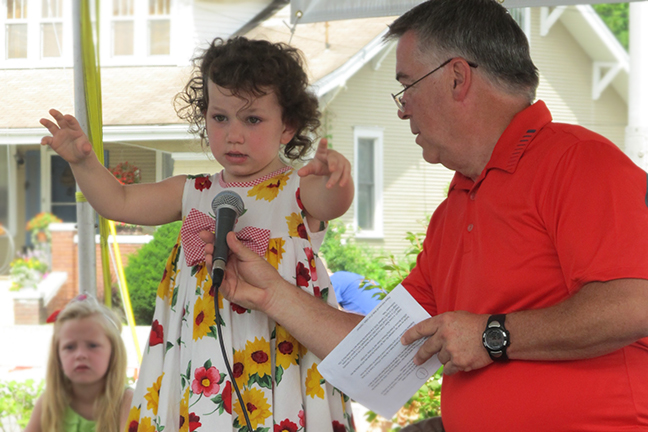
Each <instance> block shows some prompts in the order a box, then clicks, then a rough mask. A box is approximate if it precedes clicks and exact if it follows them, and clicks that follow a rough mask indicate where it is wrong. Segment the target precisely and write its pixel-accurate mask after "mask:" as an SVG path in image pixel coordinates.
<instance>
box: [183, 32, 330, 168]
mask: <svg viewBox="0 0 648 432" xmlns="http://www.w3.org/2000/svg"><path fill="white" fill-rule="evenodd" d="M193 64H194V69H195V72H194V75H193V76H192V78H191V79H190V80H189V82H188V83H187V85H186V86H185V88H184V90H183V91H182V92H180V93H178V94H177V95H176V97H175V107H176V112H177V113H178V116H179V117H180V118H182V119H184V120H187V121H189V123H190V124H191V127H190V130H191V131H192V132H193V133H197V134H198V135H199V136H200V140H201V144H203V145H205V144H206V143H207V131H206V129H205V113H206V112H207V107H208V106H209V94H208V92H207V82H208V80H211V81H212V82H213V83H215V84H216V85H218V86H220V87H223V88H226V89H227V90H229V91H231V92H232V94H233V95H234V96H237V97H242V98H244V97H243V95H244V96H248V95H251V96H253V97H261V96H263V95H265V94H267V93H268V89H270V90H271V91H274V92H275V94H276V95H277V100H278V101H279V105H280V106H281V108H282V120H283V121H284V123H286V124H287V125H288V126H290V127H292V128H294V129H295V136H294V137H293V139H292V140H291V141H290V142H289V143H288V144H286V146H285V148H284V155H285V156H286V157H287V158H288V159H293V160H294V159H299V158H301V157H302V156H304V155H305V154H306V152H307V151H308V150H309V149H310V147H311V146H312V144H313V140H312V139H311V138H310V137H309V133H312V134H314V132H315V131H316V130H317V129H318V128H319V126H320V120H319V118H320V112H319V109H318V101H317V97H315V95H314V94H312V93H311V92H310V91H308V77H307V76H306V72H305V71H304V61H303V59H302V54H301V52H300V51H299V50H298V49H296V48H293V47H291V46H289V45H287V44H284V43H271V42H268V41H264V40H250V39H247V38H244V37H235V38H232V39H228V40H224V39H222V38H216V39H214V40H213V41H212V43H211V44H210V45H209V47H208V48H207V49H206V50H204V51H203V53H202V54H201V55H200V56H198V57H197V58H195V59H194V60H193Z"/></svg>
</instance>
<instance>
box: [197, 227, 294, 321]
mask: <svg viewBox="0 0 648 432" xmlns="http://www.w3.org/2000/svg"><path fill="white" fill-rule="evenodd" d="M199 236H200V238H201V239H202V240H203V241H205V242H206V244H205V254H206V262H208V263H210V262H211V254H212V253H213V248H214V246H213V238H214V235H213V234H212V233H209V232H208V231H202V232H201V233H200V234H199ZM210 237H211V238H210ZM227 245H228V246H229V248H230V254H229V257H228V259H227V268H226V271H225V278H224V279H223V283H222V284H221V286H220V292H221V293H222V294H223V296H224V297H225V298H226V299H227V300H229V301H231V302H233V303H236V304H238V305H241V306H243V307H246V308H248V309H254V310H260V311H263V312H266V313H267V312H268V310H269V309H270V308H271V307H272V305H273V303H274V301H275V298H276V297H278V295H277V294H276V292H277V291H278V289H279V288H281V286H282V285H283V284H287V282H286V281H284V280H283V278H282V277H281V275H279V272H277V270H276V269H275V268H274V267H272V266H271V265H270V264H268V262H267V261H266V260H264V259H263V258H261V257H260V256H259V255H257V254H256V253H254V252H252V251H251V250H250V249H248V248H246V247H245V246H244V245H243V244H242V243H241V242H240V241H239V240H238V239H237V238H236V234H235V233H234V232H229V233H227Z"/></svg>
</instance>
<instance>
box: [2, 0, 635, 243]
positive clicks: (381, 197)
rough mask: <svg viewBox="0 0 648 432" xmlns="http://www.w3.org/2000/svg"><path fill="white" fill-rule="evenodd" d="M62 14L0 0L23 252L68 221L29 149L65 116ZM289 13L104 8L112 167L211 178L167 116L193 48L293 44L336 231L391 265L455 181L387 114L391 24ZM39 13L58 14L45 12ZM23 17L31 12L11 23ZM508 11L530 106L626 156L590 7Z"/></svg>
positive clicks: (5, 145)
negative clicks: (524, 63) (351, 191)
mask: <svg viewBox="0 0 648 432" xmlns="http://www.w3.org/2000/svg"><path fill="white" fill-rule="evenodd" d="M70 3H71V1H70V0H49V1H47V2H43V1H33V0H31V1H28V0H6V1H4V2H3V3H2V5H1V6H0V7H1V8H3V10H0V25H2V26H3V27H4V31H3V32H1V33H2V36H0V37H2V38H6V40H3V43H2V44H0V95H2V96H0V97H1V98H2V106H3V108H4V109H3V110H0V167H2V168H0V222H1V223H2V224H3V225H4V226H5V227H8V228H9V230H10V232H11V233H13V234H14V236H15V239H16V243H17V244H19V245H21V244H24V242H25V232H24V225H25V221H27V220H29V218H30V217H32V216H33V215H34V214H36V213H38V212H40V211H52V212H54V213H55V214H58V215H60V217H62V218H63V219H64V220H66V221H73V220H74V217H75V214H74V210H73V206H74V198H73V192H74V183H73V181H72V178H71V177H70V175H69V168H68V167H67V166H66V164H65V163H63V162H62V161H61V160H60V158H58V156H55V155H52V154H51V153H49V152H48V151H47V149H45V148H41V147H40V146H39V145H38V143H39V142H40V138H41V137H42V136H43V135H44V134H45V132H46V131H45V130H44V129H43V128H42V127H40V126H39V124H38V120H39V118H41V117H43V116H45V115H46V114H47V110H48V109H49V108H50V107H56V108H58V109H60V110H62V111H65V112H73V91H72V61H71V53H70V50H71V44H70V43H69V41H70V39H71V36H70V30H69V27H70V25H69V24H70V20H71V12H70ZM286 3H287V2H285V1H281V2H277V1H275V2H271V1H260V0H259V1H247V2H238V1H226V0H212V1H208V0H202V1H198V0H184V1H180V0H151V1H150V2H140V1H135V0H119V1H118V0H113V1H109V0H106V1H104V2H102V8H103V9H102V11H101V12H102V14H101V17H102V18H101V29H102V30H101V39H100V40H101V64H102V71H101V74H102V90H103V110H104V111H103V119H104V124H105V127H104V142H105V150H106V152H107V153H106V156H107V157H106V160H107V161H108V165H109V166H111V167H112V166H114V165H116V163H118V162H123V161H128V162H130V163H133V164H135V165H137V166H138V167H140V169H141V171H142V180H143V181H145V182H146V181H155V180H158V179H161V178H164V177H167V176H169V175H171V174H179V173H197V172H215V171H216V170H218V169H220V168H219V167H218V166H217V164H216V163H215V162H214V161H212V160H211V159H210V156H209V155H207V154H205V152H204V151H203V150H201V149H200V148H199V147H198V145H197V143H196V140H195V139H193V137H191V136H190V135H189V134H187V126H186V125H185V124H183V123H182V122H181V121H180V120H179V119H178V118H177V116H176V115H175V112H174V109H173V103H172V102H173V96H174V95H175V94H176V93H177V92H178V91H180V90H181V88H182V86H183V85H184V83H185V81H186V79H187V76H188V75H187V74H188V70H189V68H188V66H189V59H190V58H191V56H192V55H193V54H194V49H195V47H196V46H200V45H201V44H204V43H205V42H207V41H209V40H211V39H212V38H213V37H215V36H225V37H226V36H228V35H231V34H245V35H246V36H248V37H255V38H266V39H270V40H273V41H284V42H288V41H290V42H291V43H292V44H294V45H296V46H297V47H299V48H300V49H302V51H303V52H304V53H305V56H306V58H307V62H308V67H309V73H310V76H311V80H312V82H313V89H314V91H316V92H317V94H318V96H319V98H320V102H321V108H322V111H323V128H322V135H326V136H329V137H330V138H331V139H330V141H331V143H332V145H333V147H334V148H335V149H337V150H339V151H341V152H342V153H344V154H345V155H346V156H347V157H348V158H349V159H350V160H351V162H352V164H353V166H354V170H355V173H354V175H355V181H356V185H357V188H358V189H357V193H356V200H355V203H354V206H353V207H352V208H351V209H350V210H349V212H347V214H346V215H344V216H343V218H342V219H343V221H345V222H346V223H348V224H350V225H352V226H353V227H355V228H356V229H357V237H358V238H359V239H360V241H363V242H366V243H367V244H370V245H372V246H373V247H376V248H381V249H385V250H387V251H389V252H392V253H395V254H399V253H400V252H402V251H403V250H404V249H405V247H406V246H407V242H406V241H405V240H404V237H405V233H406V232H407V231H421V230H423V227H422V225H420V223H421V221H422V220H424V218H425V217H426V215H429V214H431V213H432V212H433V211H434V209H435V208H436V206H437V205H438V204H439V203H440V201H441V200H442V199H443V198H444V196H445V191H446V188H447V185H448V183H449V181H450V179H451V177H452V173H451V172H449V171H448V170H446V169H445V168H443V167H442V166H432V165H430V164H427V163H426V162H425V161H423V159H422V157H421V152H420V149H419V147H418V146H417V145H416V144H415V143H414V137H413V136H412V135H411V133H410V131H409V125H408V123H407V122H403V121H401V120H399V119H398V117H397V116H396V107H395V105H394V102H393V100H392V98H391V96H390V93H392V92H395V91H396V90H398V89H399V85H398V83H397V82H396V80H395V79H394V76H395V54H394V45H393V43H390V44H387V45H384V44H383V43H382V40H381V36H382V34H383V32H384V31H385V30H386V28H387V25H388V24H389V23H390V22H391V21H392V20H393V18H394V17H383V18H369V19H359V20H348V21H332V22H322V23H314V24H298V25H296V26H292V25H290V23H289V17H288V15H287V14H288V10H287V9H283V10H279V11H278V12H277V13H275V14H271V13H270V12H276V11H277V10H278V8H279V7H280V6H282V5H285V4H286ZM42 4H48V5H51V6H52V10H53V11H54V12H52V11H48V12H47V13H46V12H45V11H42V10H40V8H41V5H42ZM124 4H125V5H127V7H125V8H123V7H122V5H124ZM149 5H150V6H151V7H147V6H149ZM19 6H21V7H23V8H24V10H23V12H24V11H27V12H28V13H23V12H20V13H18V10H19V9H20V8H19ZM10 7H12V8H13V9H11V11H13V12H12V14H13V15H12V14H11V13H9V10H10ZM27 8H29V9H27ZM138 8H142V9H138ZM21 10H22V9H21ZM512 13H514V14H515V16H516V17H517V19H518V20H519V22H520V23H521V25H522V27H523V28H524V29H525V32H526V33H527V35H528V37H529V41H530V44H531V52H532V57H533V59H534V61H535V63H536V65H537V66H538V68H539V70H540V87H539V89H538V93H537V95H538V98H539V99H542V100H544V101H545V102H547V104H548V106H549V108H550V109H551V110H552V112H553V115H554V119H555V120H557V121H563V122H569V123H579V124H581V125H583V126H586V127H588V128H591V129H593V130H595V131H597V132H599V133H601V134H603V135H605V136H607V137H608V138H610V139H611V140H612V141H614V142H615V143H617V144H619V145H621V146H622V145H623V142H624V129H625V126H626V125H627V94H628V88H627V80H628V54H627V52H626V51H625V50H624V49H623V48H622V47H621V46H620V44H619V43H618V42H617V41H616V40H615V39H614V36H613V35H612V34H611V33H610V31H609V30H608V29H607V27H606V26H605V25H604V24H603V23H602V21H601V20H600V19H599V18H598V16H597V15H596V14H595V13H594V11H593V9H592V8H591V7H590V6H568V7H560V8H554V9H549V8H527V9H520V10H513V11H512ZM21 14H22V15H21ZM8 16H10V17H12V18H5V17H8ZM20 26H22V27H20ZM54 34H55V35H56V38H58V39H57V41H58V42H57V43H56V44H54V43H53V42H52V37H53V36H52V35H54ZM58 47H61V48H58ZM16 56H18V57H16ZM20 56H22V57H20ZM1 246H2V245H1V244H0V247H1Z"/></svg>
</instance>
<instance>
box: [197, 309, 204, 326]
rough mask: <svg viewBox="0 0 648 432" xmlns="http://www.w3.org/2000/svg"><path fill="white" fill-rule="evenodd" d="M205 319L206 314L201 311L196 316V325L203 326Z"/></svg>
mask: <svg viewBox="0 0 648 432" xmlns="http://www.w3.org/2000/svg"><path fill="white" fill-rule="evenodd" d="M204 319H205V312H203V311H201V312H200V313H199V314H198V316H196V325H197V326H200V324H202V322H203V320H204Z"/></svg>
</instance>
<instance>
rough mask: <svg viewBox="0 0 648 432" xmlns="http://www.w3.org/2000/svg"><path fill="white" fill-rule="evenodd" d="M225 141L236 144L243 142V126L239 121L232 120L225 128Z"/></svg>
mask: <svg viewBox="0 0 648 432" xmlns="http://www.w3.org/2000/svg"><path fill="white" fill-rule="evenodd" d="M227 142H228V143H232V144H237V143H241V142H243V127H242V125H241V124H240V123H239V122H236V121H235V122H232V123H231V125H230V127H229V129H228V130H227Z"/></svg>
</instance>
